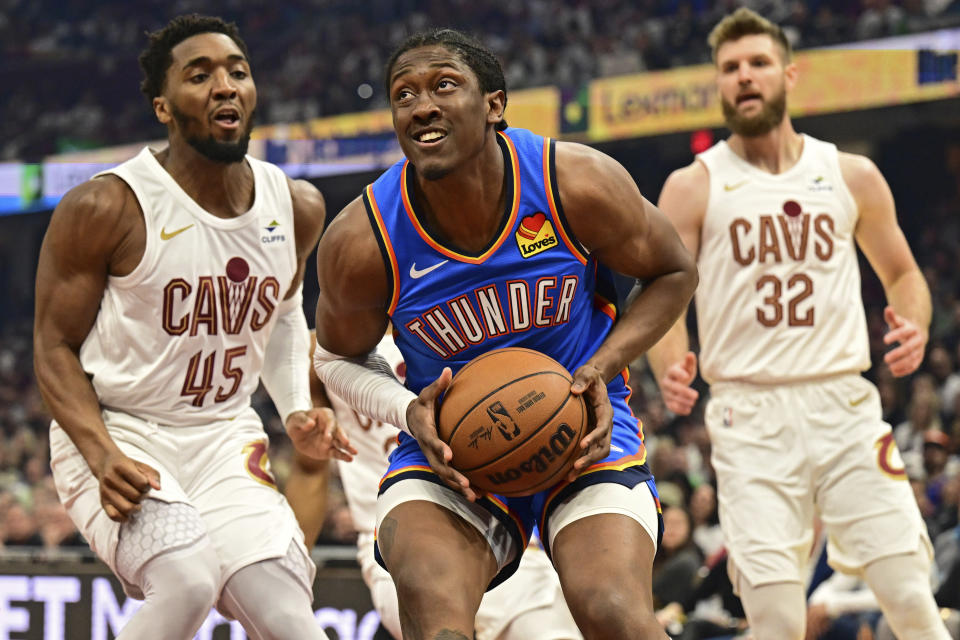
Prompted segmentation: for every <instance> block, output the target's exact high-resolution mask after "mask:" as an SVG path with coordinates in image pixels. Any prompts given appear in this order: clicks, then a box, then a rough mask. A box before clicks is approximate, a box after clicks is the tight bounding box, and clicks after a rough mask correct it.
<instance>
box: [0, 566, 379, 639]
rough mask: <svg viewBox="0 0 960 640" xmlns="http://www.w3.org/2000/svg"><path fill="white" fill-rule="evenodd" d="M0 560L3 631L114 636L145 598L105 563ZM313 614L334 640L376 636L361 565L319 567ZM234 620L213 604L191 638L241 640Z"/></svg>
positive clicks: (27, 635)
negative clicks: (128, 590)
mask: <svg viewBox="0 0 960 640" xmlns="http://www.w3.org/2000/svg"><path fill="white" fill-rule="evenodd" d="M18 564H19V565H20V566H18V567H12V566H10V565H5V564H4V565H0V638H22V639H24V640H34V639H36V640H110V639H111V638H115V637H116V636H117V634H118V633H119V631H120V629H122V628H123V626H124V625H125V624H126V623H127V621H128V620H129V619H130V618H131V616H133V614H134V613H136V611H137V609H139V608H140V606H141V605H142V604H143V602H142V601H140V600H134V599H132V598H127V596H126V595H125V594H124V593H123V590H122V589H121V588H120V584H119V583H118V582H117V580H116V578H114V577H113V575H111V574H110V572H109V570H107V569H106V568H105V567H103V566H102V565H99V564H98V565H91V564H89V563H85V564H82V563H73V564H72V566H71V564H68V563H57V566H58V569H59V570H57V571H54V572H48V570H49V569H50V566H49V565H40V567H39V570H38V568H37V567H31V566H30V565H29V564H28V563H18ZM314 606H315V607H317V608H316V611H315V617H316V619H317V623H318V624H319V625H320V626H321V627H323V629H324V630H325V631H326V633H327V636H328V637H329V638H330V639H331V640H371V639H372V638H373V636H374V634H375V633H376V630H377V627H378V626H379V624H380V618H379V616H378V615H377V612H376V611H374V610H373V607H372V605H371V604H370V596H369V592H368V591H367V587H366V585H365V584H364V583H363V579H362V578H361V577H360V570H359V569H356V568H351V569H320V570H318V572H317V579H316V581H315V582H314ZM246 637H247V635H246V634H245V633H244V631H243V628H242V627H241V626H240V624H239V623H238V622H236V621H229V620H226V619H225V618H224V617H223V616H222V615H220V614H219V613H218V612H217V611H215V610H211V611H210V614H209V615H208V616H207V618H206V620H205V621H204V622H203V625H202V626H201V627H200V630H199V631H198V632H197V634H196V636H194V640H244V639H245V638H246Z"/></svg>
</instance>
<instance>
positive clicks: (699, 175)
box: [647, 161, 709, 415]
mask: <svg viewBox="0 0 960 640" xmlns="http://www.w3.org/2000/svg"><path fill="white" fill-rule="evenodd" d="M708 196H709V175H708V174H707V169H706V167H705V166H704V165H703V164H702V163H700V162H696V161H695V162H693V163H692V164H690V165H688V166H686V167H683V168H682V169H677V170H676V171H674V172H673V173H672V174H670V177H668V178H667V181H666V183H665V184H664V185H663V190H662V191H661V193H660V201H659V203H658V207H659V208H660V210H661V211H663V213H664V214H665V215H666V216H667V217H668V218H669V219H670V222H672V223H673V226H674V227H675V228H676V230H677V234H678V235H679V236H680V239H681V240H682V241H683V245H684V246H685V247H686V248H687V251H689V252H690V255H692V256H693V257H694V258H696V257H697V256H698V255H699V252H700V230H701V228H702V226H703V218H704V215H705V214H706V210H707V198H708ZM647 359H648V360H649V362H650V368H651V369H652V370H653V375H654V377H655V378H656V380H657V383H658V384H659V385H660V393H661V394H662V395H663V402H664V404H665V405H666V407H667V408H668V409H669V410H670V411H673V412H674V413H676V414H678V415H688V414H689V413H690V412H691V411H692V410H693V407H694V405H695V404H696V403H697V399H698V398H699V396H700V394H699V393H698V392H697V391H696V390H695V389H692V388H691V387H690V384H691V383H692V382H693V380H694V378H695V377H696V375H697V357H696V355H695V354H694V353H693V352H692V351H690V337H689V336H688V335H687V319H686V313H681V314H680V317H679V318H678V319H677V321H676V322H675V323H674V324H673V326H672V327H670V329H669V330H668V331H667V332H666V333H665V334H664V336H663V337H662V338H660V340H659V341H658V342H657V344H655V345H654V346H652V347H650V349H649V350H648V351H647Z"/></svg>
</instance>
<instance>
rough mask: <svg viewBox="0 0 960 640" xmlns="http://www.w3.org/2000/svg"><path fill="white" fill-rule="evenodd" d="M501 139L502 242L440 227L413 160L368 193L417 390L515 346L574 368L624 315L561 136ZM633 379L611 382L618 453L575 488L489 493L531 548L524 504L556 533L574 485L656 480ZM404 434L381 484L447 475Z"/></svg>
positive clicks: (411, 383)
mask: <svg viewBox="0 0 960 640" xmlns="http://www.w3.org/2000/svg"><path fill="white" fill-rule="evenodd" d="M497 142H498V144H499V146H500V149H501V151H502V152H503V157H504V173H505V176H504V178H505V189H506V198H505V201H506V207H505V210H504V212H503V219H502V222H501V225H500V228H499V230H498V231H497V232H496V234H495V235H494V238H493V240H492V241H491V242H490V244H489V245H488V246H487V247H485V248H484V249H483V250H482V251H481V252H479V253H477V254H467V253H463V252H462V251H460V250H458V249H455V248H451V247H449V246H446V245H444V243H443V242H442V241H441V240H439V239H438V238H436V237H434V236H433V235H431V232H430V230H429V229H427V228H426V226H425V224H424V221H425V220H426V217H425V215H424V214H423V213H422V211H421V210H420V208H419V207H418V206H417V203H416V201H415V196H414V191H413V184H414V181H415V179H416V177H415V173H414V171H415V169H414V167H413V166H412V165H411V164H410V163H409V161H401V162H398V163H397V164H395V165H394V166H393V167H391V168H390V169H388V170H387V171H386V172H385V173H384V174H383V175H382V176H380V178H379V179H377V181H376V182H374V183H373V184H372V185H369V186H368V187H367V188H366V189H365V191H364V194H363V199H364V203H365V205H366V209H367V213H368V215H369V217H370V221H371V224H372V225H373V228H374V230H375V232H376V235H377V240H378V242H379V244H380V248H381V251H382V253H383V258H384V262H385V264H386V266H387V270H388V278H389V280H390V282H391V283H392V284H391V292H390V294H391V297H390V304H389V308H388V310H387V312H388V314H389V315H390V319H391V321H392V323H393V327H394V340H395V342H396V344H397V346H398V347H399V349H400V351H401V353H402V354H403V359H404V361H405V362H406V367H407V378H406V385H407V387H408V388H410V389H411V390H412V391H414V392H416V393H419V392H420V391H421V390H422V389H423V388H424V387H426V386H427V385H429V384H430V383H431V382H433V381H434V380H435V379H436V378H438V377H439V376H440V373H441V372H442V371H443V368H444V367H450V368H451V369H452V370H453V373H454V374H456V373H457V371H459V370H460V368H461V367H463V366H464V365H465V364H466V363H467V362H469V361H470V360H472V359H473V358H474V357H476V356H478V355H480V354H482V353H486V352H488V351H491V350H493V349H499V348H503V347H525V348H528V349H534V350H536V351H540V352H542V353H545V354H547V355H549V356H550V357H552V358H553V359H555V360H557V361H558V362H560V363H561V364H562V365H563V366H564V367H566V368H567V370H568V371H570V372H573V371H575V370H576V369H577V368H578V367H580V366H581V365H582V364H583V363H585V362H586V361H587V360H588V359H589V358H590V357H591V356H592V355H593V354H594V352H595V351H596V350H597V348H598V347H599V346H600V344H601V343H602V342H603V340H604V338H606V336H607V334H608V333H609V332H610V329H611V327H612V326H613V323H614V322H615V320H616V317H617V308H616V304H615V300H616V295H615V290H614V287H613V278H612V274H611V273H610V272H609V271H608V270H607V269H606V268H604V267H603V266H601V265H598V263H597V261H596V259H595V258H593V257H592V256H590V255H589V254H588V253H587V252H586V250H585V249H584V248H583V247H582V246H581V245H580V244H579V243H578V242H577V240H576V238H575V237H574V235H573V233H572V231H571V229H570V226H569V224H568V223H567V220H566V218H565V217H564V214H563V209H562V207H561V203H560V198H559V191H558V189H557V184H556V180H555V174H556V171H555V150H556V146H555V142H554V141H553V140H550V139H549V138H543V137H541V136H538V135H535V134H533V133H531V132H529V131H526V130H524V129H514V128H508V129H507V130H505V131H503V132H500V133H498V135H497ZM626 380H627V372H626V371H624V372H623V373H622V374H621V375H618V376H617V377H616V378H614V380H613V381H612V382H610V384H609V385H608V386H607V389H608V394H609V396H610V400H611V403H612V404H613V408H614V415H615V418H614V430H613V438H612V444H611V451H610V456H609V457H608V458H607V459H606V460H603V461H601V462H600V463H598V464H596V465H594V466H592V467H590V468H589V469H587V470H585V471H584V473H583V474H582V475H581V476H580V478H578V480H577V481H576V482H575V483H573V484H572V485H571V484H568V483H566V482H561V483H560V484H558V485H556V486H555V487H553V488H552V489H549V490H546V491H544V492H541V493H539V494H535V495H534V496H528V497H524V498H502V497H498V496H488V497H487V498H486V499H485V501H487V502H490V503H491V504H490V505H488V508H490V509H491V510H492V511H493V512H494V513H497V514H498V516H500V515H503V516H505V517H503V518H502V520H503V521H504V522H505V523H507V524H508V526H511V528H512V529H513V526H512V525H511V521H512V524H513V525H517V526H518V527H519V531H515V534H516V535H519V536H520V537H522V539H523V541H522V543H521V544H522V545H524V546H525V544H526V539H527V537H528V536H529V532H530V530H531V527H532V518H531V517H527V516H523V515H522V514H520V513H514V511H515V509H514V508H513V507H516V508H517V510H518V511H519V512H522V511H526V510H527V509H529V508H530V507H532V508H533V513H536V514H537V518H538V519H540V520H541V522H540V527H541V531H544V536H543V539H544V540H547V539H548V538H547V533H546V527H545V522H543V521H542V520H543V519H544V518H545V517H546V515H547V513H548V507H549V505H550V504H556V503H557V502H559V500H560V499H562V498H563V497H564V496H566V495H567V494H569V493H570V491H573V490H575V489H579V488H582V487H583V486H586V485H588V484H593V483H595V482H618V483H621V484H625V485H627V486H631V487H632V486H634V485H636V484H638V483H639V482H645V481H648V480H651V475H650V472H649V470H648V469H647V467H646V464H645V462H646V450H645V448H644V446H643V433H642V427H641V425H640V422H639V420H638V419H637V418H636V417H634V416H633V415H632V413H631V411H630V408H629V406H628V404H627V399H628V397H629V393H630V390H629V388H628V387H627V386H626ZM399 440H400V446H399V447H398V449H397V450H396V451H395V453H394V454H393V455H392V456H391V466H390V469H389V470H388V471H387V474H386V476H384V479H383V481H382V482H381V492H382V491H384V490H386V488H388V487H389V486H390V485H391V484H392V483H393V482H395V481H398V480H401V479H403V478H404V477H410V476H411V475H412V476H416V477H421V478H424V479H428V480H432V481H437V482H439V480H438V479H437V478H436V476H435V475H433V477H431V475H432V471H430V467H429V464H428V463H427V462H426V459H425V458H424V457H423V454H422V453H421V452H420V450H419V447H418V446H417V444H416V441H415V440H414V439H413V438H411V437H410V436H408V435H406V434H403V433H401V434H400V438H399ZM573 446H579V443H573ZM624 472H627V473H624ZM649 484H650V485H651V488H652V485H653V483H652V482H650V483H649ZM654 495H656V493H655V491H654ZM521 503H524V504H521ZM498 510H499V511H500V512H502V513H498ZM530 515H532V514H530ZM548 552H549V550H548Z"/></svg>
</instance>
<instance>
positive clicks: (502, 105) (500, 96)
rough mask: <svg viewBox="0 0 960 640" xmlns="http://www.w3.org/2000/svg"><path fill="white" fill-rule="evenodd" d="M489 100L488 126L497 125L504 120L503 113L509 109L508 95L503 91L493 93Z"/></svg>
mask: <svg viewBox="0 0 960 640" xmlns="http://www.w3.org/2000/svg"><path fill="white" fill-rule="evenodd" d="M486 99H487V124H497V123H499V122H501V121H502V120H503V112H504V110H505V109H506V108H507V94H506V93H505V92H504V91H503V90H502V89H497V90H496V91H491V92H490V93H488V94H487V95H486Z"/></svg>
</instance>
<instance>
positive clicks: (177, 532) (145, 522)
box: [116, 498, 206, 585]
mask: <svg viewBox="0 0 960 640" xmlns="http://www.w3.org/2000/svg"><path fill="white" fill-rule="evenodd" d="M205 535H206V527H205V526H204V524H203V520H202V519H201V518H200V514H199V512H197V510H196V509H195V508H194V507H193V506H191V505H189V504H185V503H183V502H163V501H161V500H152V499H149V498H148V499H146V500H144V501H143V502H142V503H141V505H140V511H139V512H138V513H135V514H134V515H133V516H131V518H130V519H129V520H128V521H127V522H125V523H124V524H123V525H122V526H121V527H120V541H119V542H118V543H117V557H116V565H117V573H118V574H120V578H121V579H123V580H125V581H127V582H128V583H130V584H132V585H139V584H140V570H141V569H142V568H143V567H144V565H146V564H147V562H149V561H150V560H151V559H152V558H155V557H156V556H158V555H160V554H162V553H165V552H169V551H175V550H177V549H183V548H185V547H188V546H190V545H191V544H194V543H196V542H197V541H198V540H200V539H201V538H203V537H204V536H205Z"/></svg>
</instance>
